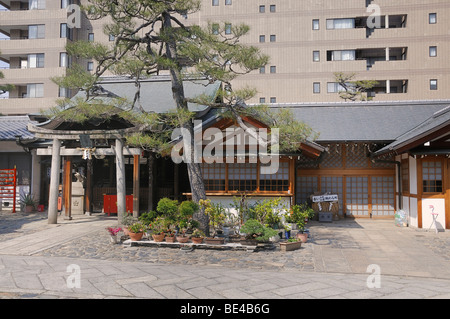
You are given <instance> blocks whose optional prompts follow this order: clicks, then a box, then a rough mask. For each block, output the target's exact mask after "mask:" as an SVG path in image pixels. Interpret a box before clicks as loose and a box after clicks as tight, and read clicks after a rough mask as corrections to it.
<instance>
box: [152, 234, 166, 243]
mask: <svg viewBox="0 0 450 319" xmlns="http://www.w3.org/2000/svg"><path fill="white" fill-rule="evenodd" d="M152 237H153V240H154V241H156V242H162V241H163V240H164V237H166V234H153V235H152Z"/></svg>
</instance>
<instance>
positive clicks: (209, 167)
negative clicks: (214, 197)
mask: <svg viewBox="0 0 450 319" xmlns="http://www.w3.org/2000/svg"><path fill="white" fill-rule="evenodd" d="M202 174H203V181H204V183H205V190H206V191H225V164H223V163H212V164H205V163H203V164H202Z"/></svg>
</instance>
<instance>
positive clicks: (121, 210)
mask: <svg viewBox="0 0 450 319" xmlns="http://www.w3.org/2000/svg"><path fill="white" fill-rule="evenodd" d="M116 184H117V186H116V187H117V219H118V223H119V225H121V224H122V219H123V216H124V214H126V197H125V196H126V188H125V187H126V185H125V162H124V157H123V141H122V140H121V139H120V138H117V139H116Z"/></svg>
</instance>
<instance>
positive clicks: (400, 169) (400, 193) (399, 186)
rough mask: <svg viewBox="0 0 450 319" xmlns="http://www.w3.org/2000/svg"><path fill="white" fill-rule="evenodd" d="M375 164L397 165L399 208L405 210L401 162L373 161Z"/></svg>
mask: <svg viewBox="0 0 450 319" xmlns="http://www.w3.org/2000/svg"><path fill="white" fill-rule="evenodd" d="M372 162H373V163H386V164H395V165H397V180H398V182H397V185H398V208H399V209H403V196H402V192H403V189H402V163H401V162H399V161H389V160H379V159H372Z"/></svg>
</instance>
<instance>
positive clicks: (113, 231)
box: [106, 227, 122, 244]
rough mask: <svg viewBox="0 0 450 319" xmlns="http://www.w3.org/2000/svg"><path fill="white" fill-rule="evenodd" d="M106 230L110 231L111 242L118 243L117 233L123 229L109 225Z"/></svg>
mask: <svg viewBox="0 0 450 319" xmlns="http://www.w3.org/2000/svg"><path fill="white" fill-rule="evenodd" d="M106 230H107V231H108V233H109V236H110V240H111V243H113V244H117V242H118V240H117V234H118V233H119V232H120V231H121V230H122V228H120V227H107V228H106Z"/></svg>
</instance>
